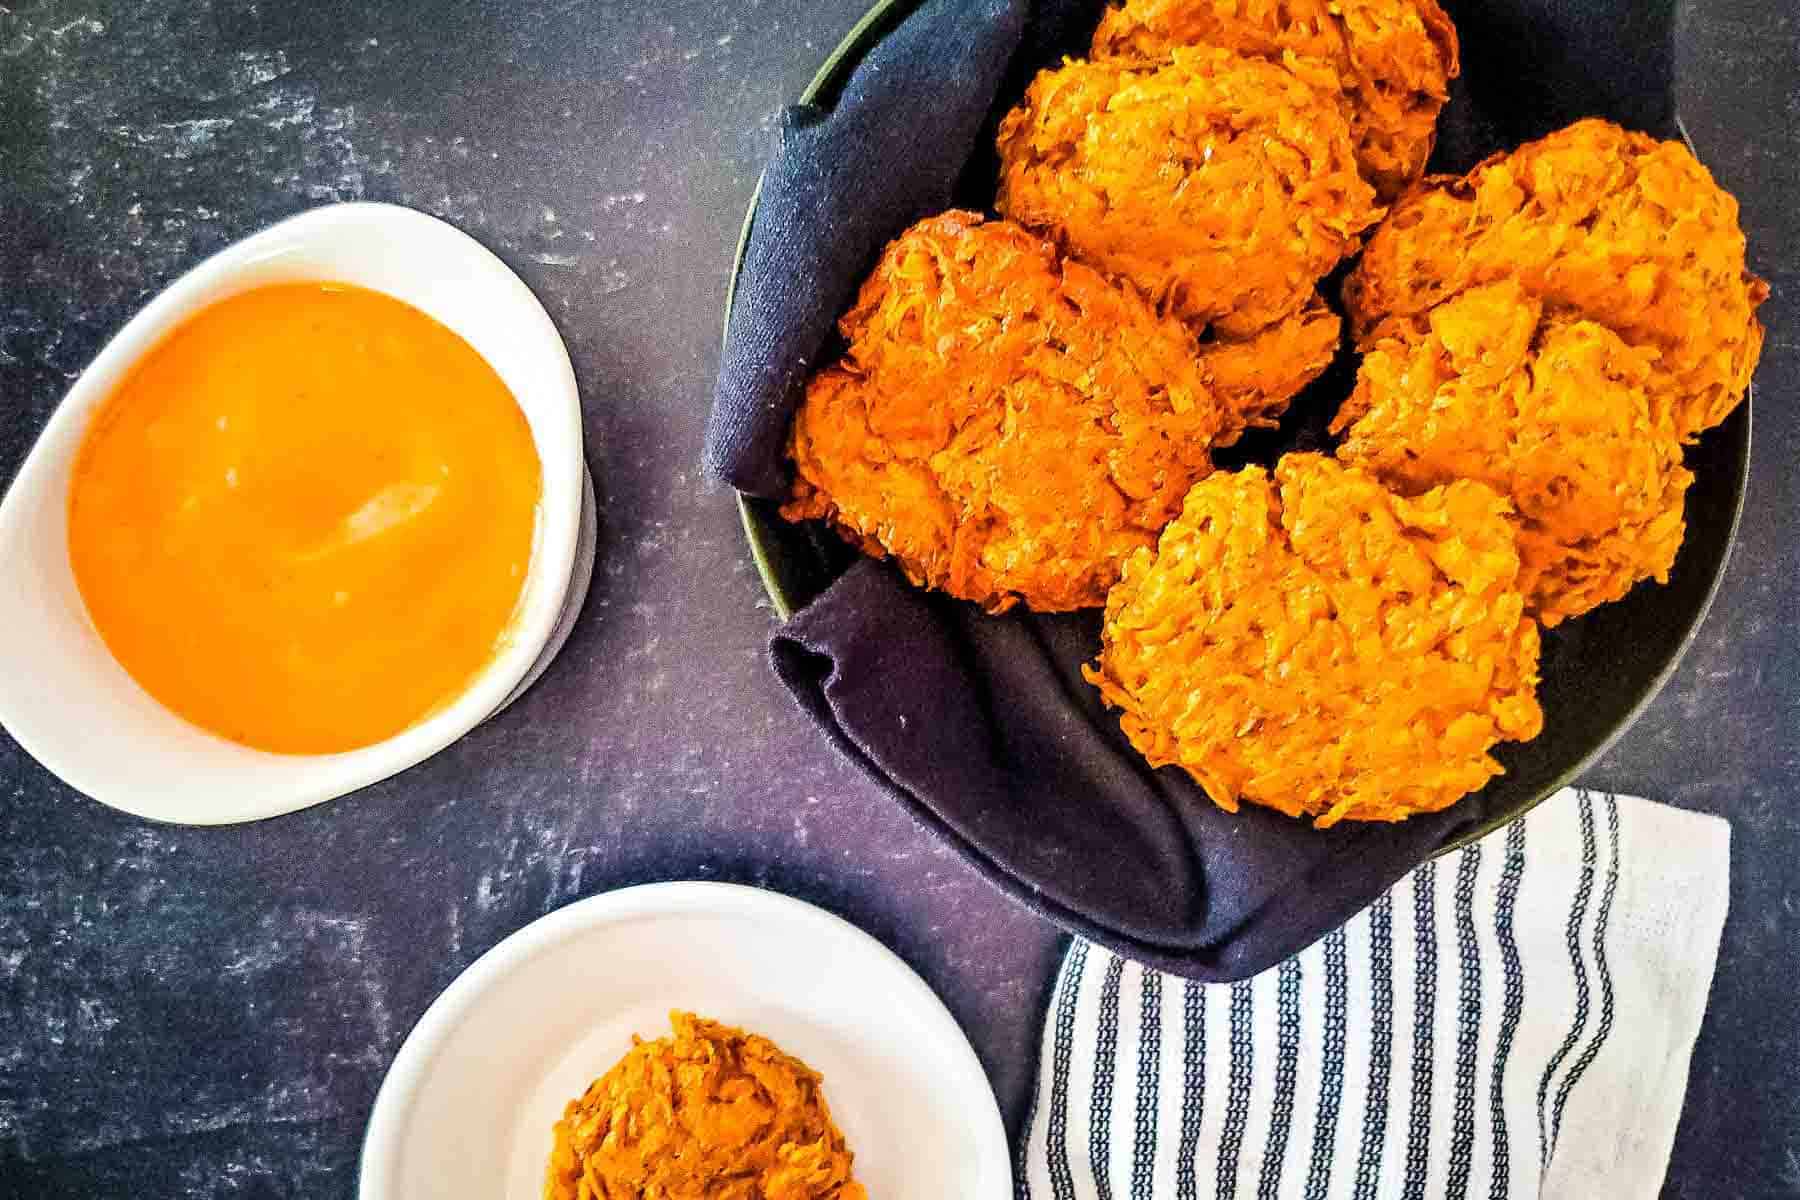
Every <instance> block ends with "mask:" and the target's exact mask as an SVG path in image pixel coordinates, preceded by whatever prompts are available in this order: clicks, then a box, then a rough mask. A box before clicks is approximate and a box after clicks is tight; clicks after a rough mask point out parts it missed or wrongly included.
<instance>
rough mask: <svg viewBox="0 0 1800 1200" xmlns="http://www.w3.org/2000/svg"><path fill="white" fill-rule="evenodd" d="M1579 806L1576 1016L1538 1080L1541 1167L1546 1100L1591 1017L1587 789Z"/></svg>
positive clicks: (1546, 1158)
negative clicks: (1585, 944) (1585, 939)
mask: <svg viewBox="0 0 1800 1200" xmlns="http://www.w3.org/2000/svg"><path fill="white" fill-rule="evenodd" d="M1576 799H1577V802H1578V803H1577V807H1578V808H1579V809H1580V810H1581V863H1582V868H1581V881H1580V882H1579V883H1578V884H1576V885H1575V903H1574V905H1573V907H1571V908H1570V910H1569V923H1568V924H1567V925H1566V926H1565V927H1564V930H1563V941H1564V944H1565V945H1566V946H1567V947H1568V951H1569V966H1570V968H1571V969H1572V970H1573V971H1574V972H1575V1019H1574V1021H1573V1023H1572V1024H1571V1025H1570V1026H1569V1032H1568V1035H1567V1036H1566V1037H1564V1038H1563V1041H1562V1045H1560V1046H1558V1047H1557V1048H1556V1053H1555V1054H1553V1055H1551V1056H1550V1061H1549V1063H1548V1064H1546V1065H1545V1067H1544V1074H1543V1075H1542V1077H1540V1078H1539V1079H1538V1089H1537V1116H1538V1166H1539V1168H1540V1169H1543V1168H1547V1167H1548V1166H1549V1165H1550V1131H1549V1125H1548V1121H1549V1106H1548V1104H1547V1103H1546V1100H1547V1099H1548V1097H1549V1095H1550V1081H1551V1080H1552V1079H1554V1078H1555V1077H1556V1072H1557V1069H1558V1068H1559V1067H1561V1066H1562V1065H1563V1060H1564V1059H1566V1058H1568V1057H1569V1052H1570V1051H1572V1050H1574V1049H1575V1043H1577V1042H1579V1041H1580V1040H1581V1035H1582V1032H1583V1031H1584V1030H1586V1029H1587V1019H1588V975H1587V964H1586V963H1584V962H1583V961H1582V959H1581V927H1582V925H1583V924H1584V923H1586V921H1587V910H1588V902H1589V901H1590V900H1591V899H1592V898H1593V895H1594V866H1595V860H1596V858H1597V851H1596V849H1595V844H1594V802H1593V797H1592V796H1590V795H1589V794H1588V793H1587V792H1579V793H1577V794H1576Z"/></svg>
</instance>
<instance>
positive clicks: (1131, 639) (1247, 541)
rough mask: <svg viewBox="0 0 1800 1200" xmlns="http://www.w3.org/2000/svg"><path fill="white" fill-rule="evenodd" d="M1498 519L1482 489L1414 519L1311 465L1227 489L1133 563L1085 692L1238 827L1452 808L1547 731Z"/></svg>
mask: <svg viewBox="0 0 1800 1200" xmlns="http://www.w3.org/2000/svg"><path fill="white" fill-rule="evenodd" d="M1506 513H1507V505H1506V501H1505V500H1504V499H1502V498H1501V497H1500V496H1499V495H1498V494H1497V493H1496V492H1494V491H1493V490H1492V489H1491V488H1489V487H1487V486H1486V485H1485V484H1481V483H1476V482H1473V481H1470V480H1458V481H1457V482H1455V483H1451V484H1448V485H1446V486H1444V487H1440V488H1434V489H1433V490H1431V491H1429V492H1426V493H1424V494H1423V495H1421V496H1418V497H1416V498H1412V499H1406V498H1402V497H1399V496H1396V495H1394V494H1392V493H1390V492H1388V491H1387V490H1386V489H1385V488H1383V487H1382V486H1381V484H1380V483H1378V482H1377V481H1376V480H1375V479H1374V478H1372V477H1371V476H1369V475H1366V474H1364V473H1363V472H1361V471H1359V470H1356V469H1354V468H1350V467H1344V466H1342V465H1340V464H1338V463H1337V462H1335V461H1333V460H1331V459H1328V458H1323V457H1321V456H1319V455H1316V454H1290V455H1288V456H1287V457H1285V458H1283V459H1282V460H1281V462H1280V463H1279V464H1278V465H1277V466H1276V468H1275V476H1274V479H1273V480H1271V479H1270V478H1269V476H1268V474H1267V473H1266V472H1265V471H1263V470H1262V469H1261V468H1257V467H1251V468H1247V469H1245V470H1242V471H1237V472H1233V473H1218V474H1214V475H1212V476H1210V477H1208V478H1207V479H1204V480H1202V481H1201V482H1199V483H1198V484H1196V485H1194V488H1193V490H1192V491H1191V492H1189V493H1188V497H1187V503H1186V506H1185V508H1184V510H1183V512H1182V515H1181V516H1180V517H1179V518H1177V519H1176V520H1175V521H1174V522H1173V523H1172V524H1171V525H1170V526H1169V527H1168V529H1167V530H1165V531H1164V532H1163V535H1162V539H1161V541H1160V543H1159V545H1158V547H1157V549H1156V550H1155V551H1150V550H1144V551H1142V552H1140V553H1138V554H1136V555H1134V556H1133V557H1132V558H1131V560H1130V561H1129V562H1127V564H1126V566H1125V573H1124V578H1123V579H1122V580H1121V581H1120V582H1119V585H1118V586H1117V587H1116V588H1114V589H1113V592H1112V595H1111V596H1109V597H1108V598H1107V602H1106V622H1105V626H1104V647H1103V649H1102V651H1101V654H1100V659H1099V662H1098V663H1097V664H1096V665H1095V666H1094V667H1090V668H1087V676H1088V679H1089V680H1090V681H1091V682H1093V683H1095V684H1097V685H1098V686H1099V688H1100V690H1101V693H1102V695H1103V696H1104V697H1105V699H1106V702H1107V703H1108V704H1110V705H1112V706H1113V707H1115V708H1118V709H1121V710H1122V715H1121V717H1120V724H1121V726H1122V727H1123V728H1124V730H1125V733H1126V735H1127V736H1128V737H1129V738H1130V739H1131V743H1132V745H1134V746H1136V747H1137V749H1138V750H1139V752H1140V753H1142V754H1143V755H1144V757H1145V758H1147V759H1148V760H1149V761H1150V762H1151V764H1152V765H1154V766H1159V767H1160V766H1168V765H1176V766H1180V767H1182V768H1183V769H1185V770H1186V771H1187V772H1188V774H1190V775H1192V776H1193V777H1194V779H1195V780H1196V781H1197V782H1198V783H1199V784H1200V786H1201V787H1203V788H1205V789H1206V792H1207V794H1208V795H1209V796H1211V797H1212V799H1213V802H1214V803H1215V804H1217V805H1218V806H1219V807H1221V808H1223V809H1225V810H1226V811H1228V812H1235V811H1237V805H1238V802H1239V801H1240V800H1249V801H1251V802H1252V803H1256V804H1263V805H1267V806H1269V807H1271V808H1276V809H1279V810H1281V811H1282V812H1285V813H1287V814H1289V815H1291V816H1300V815H1302V814H1311V815H1312V816H1313V817H1314V818H1315V824H1317V825H1318V826H1320V827H1324V826H1328V825H1333V824H1336V823H1337V822H1338V821H1342V820H1359V821H1397V820H1401V819H1403V818H1405V817H1407V816H1410V815H1411V814H1413V813H1419V812H1432V811H1436V810H1438V809H1441V808H1444V807H1446V806H1448V805H1450V804H1452V803H1454V802H1455V801H1456V800H1457V799H1458V798H1459V797H1461V796H1463V795H1465V794H1467V793H1469V792H1472V791H1474V790H1476V789H1477V788H1480V787H1481V786H1482V785H1483V784H1485V783H1486V782H1487V781H1488V780H1489V779H1490V778H1492V777H1493V776H1495V775H1497V774H1499V773H1500V767H1499V764H1497V763H1496V762H1495V761H1494V760H1493V758H1492V757H1491V756H1490V755H1489V753H1488V751H1489V750H1490V749H1492V747H1493V746H1494V744H1495V743H1496V742H1499V741H1502V740H1507V739H1527V738H1531V737H1535V736H1536V735H1537V733H1538V731H1539V729H1541V728H1542V725H1543V712H1542V710H1541V709H1540V708H1539V707H1538V703H1537V699H1536V687H1537V680H1538V676H1537V662H1538V630H1537V626H1536V624H1534V623H1533V622H1532V621H1531V620H1530V619H1529V618H1527V617H1526V616H1525V615H1524V603H1525V602H1524V596H1523V595H1522V594H1521V593H1520V591H1519V587H1518V573H1519V557H1518V551H1517V549H1516V547H1515V544H1514V537H1513V531H1512V527H1511V525H1509V524H1508V522H1507V519H1506Z"/></svg>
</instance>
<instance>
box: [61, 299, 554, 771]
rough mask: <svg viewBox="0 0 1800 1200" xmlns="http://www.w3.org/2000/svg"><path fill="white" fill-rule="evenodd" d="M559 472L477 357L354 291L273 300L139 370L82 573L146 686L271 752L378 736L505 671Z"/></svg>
mask: <svg viewBox="0 0 1800 1200" xmlns="http://www.w3.org/2000/svg"><path fill="white" fill-rule="evenodd" d="M540 488H541V468H540V464H539V462H538V455H537V448H536V446H535V444H534V443H533V441H532V437H531V430H530V427H529V426H528V425H527V423H526V420H525V415H524V413H523V412H521V411H520V409H519V405H518V402H517V401H516V400H514V398H513V395H512V393H511V392H510V391H508V390H507V387H506V385H505V384H504V383H503V382H501V379H500V377H499V375H497V374H496V373H495V372H494V369H493V368H492V367H490V366H489V365H488V364H487V362H486V360H484V359H483V358H482V357H481V356H480V355H479V354H477V353H476V352H475V350H474V349H473V348H472V347H471V346H470V345H469V344H468V343H467V342H465V341H463V340H462V338H460V337H458V336H457V335H456V334H455V333H452V332H451V331H450V330H449V329H447V328H445V327H444V326H443V325H441V324H439V323H438V322H437V321H435V320H433V319H432V318H430V317H428V316H426V315H425V314H424V313H422V312H420V311H419V310H417V309H415V308H413V307H411V306H410V305H407V304H405V303H403V302H401V301H399V300H396V299H394V298H392V297H390V296H386V295H382V294H380V293H378V292H372V291H367V290H364V289H362V288H357V287H351V286H348V285H344V284H283V285H278V286H272V287H263V288H258V289H256V290H254V291H250V292H246V293H243V294H242V295H238V296H235V297H232V298H230V299H227V300H224V301H221V302H219V303H218V304H215V305H213V306H212V307H210V308H207V309H205V310H203V311H201V312H200V313H198V314H197V315H195V316H194V317H192V318H191V319H189V320H188V321H187V323H186V324H184V325H182V326H181V327H180V328H178V329H177V330H176V331H175V332H174V333H172V334H170V335H169V337H168V338H167V339H165V340H164V341H163V342H162V343H161V344H159V345H158V346H157V347H156V348H155V349H153V350H152V351H150V353H149V354H148V355H147V356H146V357H145V358H144V359H143V360H142V361H141V362H139V363H138V365H137V366H136V367H135V368H134V369H133V370H132V372H131V374H130V375H129V377H127V379H126V380H125V382H124V383H123V384H122V385H121V386H120V387H119V389H118V390H117V391H116V392H115V393H114V394H113V395H112V396H111V397H110V398H109V399H108V401H107V402H106V404H105V406H104V407H103V408H102V409H101V410H100V413H99V415H98V416H97V417H96V418H95V420H94V423H93V426H92V427H91V428H90V429H89V430H88V433H87V437H86V440H85V441H84V442H83V444H82V447H81V452H80V455H79V457H78V458H77V460H76V464H75V474H74V480H73V482H72V484H71V485H70V490H69V559H70V562H71V563H72V565H73V567H74V571H75V579H76V582H77V584H78V585H79V586H80V588H81V595H82V598H83V600H85V601H86V603H87V609H88V613H89V615H90V616H91V617H92V619H93V622H94V625H95V626H96V628H98V630H99V632H100V636H101V637H102V638H104V639H105V641H106V645H107V647H108V648H109V649H110V650H111V651H112V653H113V654H114V655H115V656H116V657H117V658H118V660H119V662H120V663H121V664H122V665H123V666H124V668H125V669H126V670H127V671H129V672H130V673H131V676H132V678H134V679H136V680H137V681H138V683H140V684H142V685H143V687H144V689H145V690H146V691H148V692H149V693H150V694H151V695H152V696H154V697H156V698H157V699H158V700H159V701H161V702H162V703H163V704H165V705H167V706H168V707H169V708H171V709H173V710H174V711H175V712H177V713H179V714H180V715H181V716H183V717H185V718H187V719H188V720H189V721H192V722H193V723H194V724H196V725H199V726H201V727H203V728H205V729H209V730H211V731H212V732H214V733H217V734H219V735H220V736H222V737H226V738H229V739H230V740H232V741H234V742H239V743H242V744H243V745H246V746H252V747H255V748H257V749H259V750H270V751H275V752H278V753H286V754H328V753H334V752H337V751H343V750H352V749H355V748H357V747H360V746H368V745H372V744H374V743H376V742H380V741H383V740H385V739H387V738H389V737H391V736H393V735H394V734H396V733H399V732H400V731H402V730H404V729H405V728H407V727H408V726H410V725H412V724H415V723H416V722H418V721H419V720H420V719H421V718H423V717H425V716H427V715H429V714H430V713H432V712H433V711H434V710H436V709H438V708H440V707H441V706H443V705H444V704H446V703H448V702H449V701H451V700H454V699H455V698H456V697H457V696H458V695H459V694H460V693H461V692H462V691H463V690H464V689H465V688H466V687H467V686H468V684H469V683H470V682H471V681H472V680H473V678H474V677H475V675H476V674H477V673H478V672H480V670H481V669H482V668H483V667H485V666H486V665H487V664H488V662H489V661H491V660H492V658H493V656H494V654H495V652H496V651H497V649H498V648H499V647H500V644H501V641H502V639H503V638H504V636H505V635H506V632H507V628H508V626H509V624H510V623H511V620H512V617H513V613H514V610H515V609H516V608H517V606H518V603H519V595H520V592H521V590H522V589H523V587H524V583H525V573H526V570H527V568H528V567H529V565H530V562H531V549H532V536H533V532H534V529H535V526H536V521H537V505H538V499H539V492H540Z"/></svg>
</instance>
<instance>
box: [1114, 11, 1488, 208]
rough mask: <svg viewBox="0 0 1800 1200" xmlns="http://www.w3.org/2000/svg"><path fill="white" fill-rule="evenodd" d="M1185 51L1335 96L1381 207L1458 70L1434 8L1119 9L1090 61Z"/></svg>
mask: <svg viewBox="0 0 1800 1200" xmlns="http://www.w3.org/2000/svg"><path fill="white" fill-rule="evenodd" d="M1194 45H1209V46H1219V47H1222V48H1224V49H1227V50H1233V51H1236V52H1237V53H1239V54H1242V55H1245V56H1247V57H1252V58H1262V59H1267V60H1269V61H1271V62H1285V63H1287V64H1289V65H1290V66H1292V68H1293V69H1294V70H1295V71H1297V72H1299V73H1301V74H1303V75H1305V76H1306V77H1307V78H1308V79H1311V80H1313V81H1315V82H1316V83H1317V84H1318V85H1319V87H1320V88H1321V89H1323V90H1325V91H1326V92H1327V93H1328V94H1330V95H1332V96H1334V97H1336V99H1337V103H1338V107H1339V109H1340V110H1341V111H1342V113H1343V115H1344V118H1345V119H1346V120H1347V121H1348V122H1349V126H1350V133H1351V137H1352V139H1353V140H1354V141H1355V144H1356V158H1357V162H1358V164H1359V166H1360V167H1361V169H1362V174H1363V178H1365V179H1367V180H1368V181H1369V182H1370V183H1372V184H1374V185H1375V189H1376V191H1377V192H1379V193H1380V194H1381V197H1382V198H1383V199H1384V200H1391V199H1393V198H1394V197H1395V196H1398V195H1399V194H1400V193H1401V192H1403V191H1405V190H1406V188H1407V187H1408V186H1409V185H1410V184H1411V183H1413V181H1415V180H1416V179H1418V178H1419V176H1420V174H1421V173H1423V172H1424V170H1425V160H1426V159H1427V158H1429V157H1430V156H1431V146H1432V142H1433V140H1434V139H1435V137H1436V134H1437V117H1438V111H1439V110H1440V109H1442V108H1443V106H1444V101H1445V100H1446V99H1447V98H1448V97H1449V85H1450V80H1452V79H1454V78H1456V76H1457V73H1458V70H1459V64H1458V61H1457V41H1456V27H1455V26H1454V25H1452V24H1451V23H1450V18H1449V17H1447V16H1445V15H1444V10H1443V9H1441V8H1439V7H1438V4H1437V0H1127V2H1126V3H1125V4H1124V5H1123V6H1122V7H1118V8H1113V9H1111V10H1110V11H1108V12H1107V14H1106V15H1105V16H1104V17H1103V18H1101V21H1100V28H1099V29H1098V30H1097V31H1096V32H1095V34H1094V47H1093V53H1094V57H1095V58H1131V59H1160V58H1164V57H1167V55H1168V54H1169V51H1170V50H1171V49H1172V48H1174V47H1176V46H1194Z"/></svg>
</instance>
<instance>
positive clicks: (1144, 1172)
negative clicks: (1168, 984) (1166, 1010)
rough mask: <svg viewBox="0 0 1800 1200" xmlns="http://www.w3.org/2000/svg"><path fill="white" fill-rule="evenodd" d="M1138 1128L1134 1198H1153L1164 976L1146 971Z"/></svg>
mask: <svg viewBox="0 0 1800 1200" xmlns="http://www.w3.org/2000/svg"><path fill="white" fill-rule="evenodd" d="M1138 1030H1139V1033H1138V1065H1137V1072H1138V1091H1137V1130H1136V1136H1135V1137H1134V1138H1133V1140H1132V1144H1131V1200H1153V1197H1152V1195H1151V1187H1152V1185H1153V1183H1154V1180H1153V1179H1152V1178H1151V1177H1152V1175H1153V1174H1154V1172H1155V1170H1156V1105H1157V1080H1158V1079H1159V1078H1161V1072H1162V976H1161V975H1160V974H1158V973H1157V972H1155V971H1145V972H1144V986H1143V989H1142V991H1141V992H1140V994H1139V996H1138Z"/></svg>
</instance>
